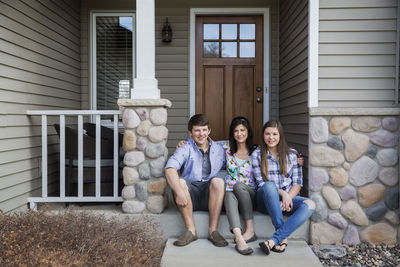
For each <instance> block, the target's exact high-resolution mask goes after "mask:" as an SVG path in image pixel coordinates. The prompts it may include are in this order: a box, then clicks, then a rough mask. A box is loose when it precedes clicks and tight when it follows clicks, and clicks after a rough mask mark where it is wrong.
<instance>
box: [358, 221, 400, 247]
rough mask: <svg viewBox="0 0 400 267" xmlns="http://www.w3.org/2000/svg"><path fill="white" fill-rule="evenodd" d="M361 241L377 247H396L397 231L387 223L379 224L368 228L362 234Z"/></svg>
mask: <svg viewBox="0 0 400 267" xmlns="http://www.w3.org/2000/svg"><path fill="white" fill-rule="evenodd" d="M360 236H361V240H362V241H366V242H369V243H371V244H375V245H381V244H385V245H395V244H396V241H397V238H396V229H395V228H393V227H392V226H390V225H389V224H387V223H377V224H374V225H371V226H369V227H367V228H366V229H365V230H363V231H362V232H361V233H360Z"/></svg>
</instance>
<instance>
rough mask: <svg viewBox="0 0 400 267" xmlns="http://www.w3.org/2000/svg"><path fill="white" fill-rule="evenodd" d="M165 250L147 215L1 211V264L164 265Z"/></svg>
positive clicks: (158, 233) (159, 235) (159, 234)
mask: <svg viewBox="0 0 400 267" xmlns="http://www.w3.org/2000/svg"><path fill="white" fill-rule="evenodd" d="M162 251H163V244H162V235H161V233H160V231H159V229H158V227H157V225H155V224H154V223H153V222H152V221H151V220H150V219H149V218H147V217H145V216H143V217H142V218H141V219H137V220H136V219H135V220H133V219H125V220H122V221H121V220H118V219H117V218H116V217H112V218H106V217H105V216H104V215H93V214H90V213H87V212H86V213H85V212H73V211H66V212H61V213H57V214H51V212H48V211H37V212H33V211H26V212H21V213H12V214H0V266H160V261H161V255H162Z"/></svg>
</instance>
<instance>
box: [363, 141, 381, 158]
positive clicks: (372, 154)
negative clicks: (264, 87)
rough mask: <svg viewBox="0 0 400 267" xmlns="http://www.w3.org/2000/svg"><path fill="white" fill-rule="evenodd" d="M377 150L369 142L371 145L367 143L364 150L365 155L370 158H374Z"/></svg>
mask: <svg viewBox="0 0 400 267" xmlns="http://www.w3.org/2000/svg"><path fill="white" fill-rule="evenodd" d="M377 152H378V148H377V147H376V146H374V145H372V144H371V145H369V147H368V149H367V151H365V156H368V157H370V158H371V159H373V158H375V156H376V153H377Z"/></svg>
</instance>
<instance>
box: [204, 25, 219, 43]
mask: <svg viewBox="0 0 400 267" xmlns="http://www.w3.org/2000/svg"><path fill="white" fill-rule="evenodd" d="M203 31H204V33H203V35H204V37H203V38H204V40H216V39H219V24H204V27H203Z"/></svg>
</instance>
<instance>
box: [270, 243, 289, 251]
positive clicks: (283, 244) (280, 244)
mask: <svg viewBox="0 0 400 267" xmlns="http://www.w3.org/2000/svg"><path fill="white" fill-rule="evenodd" d="M278 246H280V247H282V246H285V247H284V248H283V249H277V248H276V245H275V246H273V248H271V251H273V252H276V253H282V252H285V250H286V247H287V246H288V243H287V242H281V243H279V244H278Z"/></svg>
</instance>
